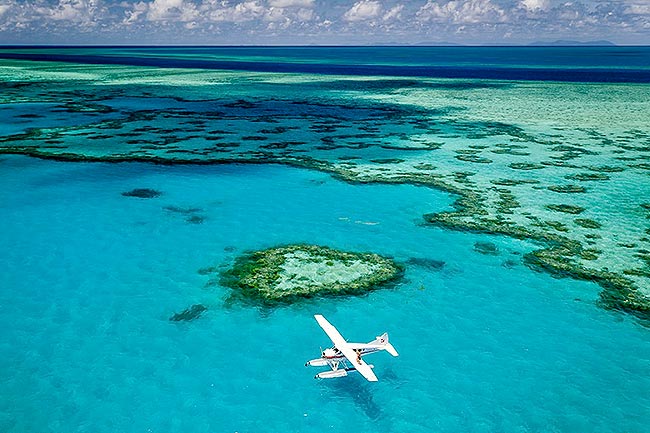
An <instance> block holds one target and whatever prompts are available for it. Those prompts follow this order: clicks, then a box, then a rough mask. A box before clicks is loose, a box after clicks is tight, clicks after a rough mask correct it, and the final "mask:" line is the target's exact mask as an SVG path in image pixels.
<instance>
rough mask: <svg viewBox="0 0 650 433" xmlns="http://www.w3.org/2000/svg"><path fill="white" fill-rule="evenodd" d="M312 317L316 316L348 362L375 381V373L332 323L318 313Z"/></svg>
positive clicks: (371, 380)
mask: <svg viewBox="0 0 650 433" xmlns="http://www.w3.org/2000/svg"><path fill="white" fill-rule="evenodd" d="M314 318H316V321H317V322H318V324H319V325H320V327H321V328H323V331H325V333H326V334H327V336H328V337H329V338H330V340H332V343H334V347H336V348H337V349H338V350H340V351H341V353H342V354H343V355H344V356H345V357H346V358H347V359H348V361H350V364H352V366H354V368H355V369H356V370H357V371H358V372H359V373H360V374H361V375H362V376H363V377H365V378H366V379H367V380H369V381H370V382H377V381H378V379H377V376H375V373H373V371H372V368H370V366H369V365H368V364H366V363H365V361H364V360H363V359H361V357H360V356H359V355H358V354H357V352H355V351H354V349H352V347H350V345H349V344H348V342H347V341H345V338H343V336H342V335H341V333H340V332H339V331H338V330H337V329H336V328H335V327H334V325H332V324H331V323H330V322H328V321H327V319H325V318H324V317H323V316H321V315H320V314H316V315H315V316H314Z"/></svg>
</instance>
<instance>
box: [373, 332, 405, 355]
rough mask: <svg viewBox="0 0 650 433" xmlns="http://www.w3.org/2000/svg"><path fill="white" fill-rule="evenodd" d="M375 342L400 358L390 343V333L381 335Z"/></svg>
mask: <svg viewBox="0 0 650 433" xmlns="http://www.w3.org/2000/svg"><path fill="white" fill-rule="evenodd" d="M375 341H376V342H378V343H379V344H380V345H381V346H382V348H383V349H384V350H385V351H386V352H388V353H390V354H391V355H393V356H399V353H397V350H395V348H394V347H393V345H392V344H390V343H389V342H388V332H384V333H383V334H381V335H380V336H379V337H377V339H376V340H375Z"/></svg>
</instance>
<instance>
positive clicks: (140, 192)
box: [122, 188, 162, 198]
mask: <svg viewBox="0 0 650 433" xmlns="http://www.w3.org/2000/svg"><path fill="white" fill-rule="evenodd" d="M161 194H162V193H161V192H160V191H156V190H155V189H149V188H136V189H132V190H131V191H125V192H123V193H122V195H123V196H124V197H137V198H156V197H160V195H161Z"/></svg>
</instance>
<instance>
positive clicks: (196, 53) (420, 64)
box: [0, 46, 650, 83]
mask: <svg viewBox="0 0 650 433" xmlns="http://www.w3.org/2000/svg"><path fill="white" fill-rule="evenodd" d="M0 58H4V59H22V60H50V61H60V62H73V63H85V64H118V65H132V66H153V67H161V68H201V69H230V70H240V71H256V72H282V73H312V74H327V75H367V76H402V77H438V78H473V79H501V80H544V81H568V82H630V83H647V82H650V47H643V46H641V47H636V46H635V47H175V48H174V47H140V48H138V47H135V48H130V47H91V48H75V47H49V48H44V47H34V48H29V47H13V48H12V47H5V48H4V49H2V50H0Z"/></svg>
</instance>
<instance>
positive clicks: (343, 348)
mask: <svg viewBox="0 0 650 433" xmlns="http://www.w3.org/2000/svg"><path fill="white" fill-rule="evenodd" d="M314 318H315V319H316V321H317V322H318V324H319V325H320V327H321V328H323V331H325V333H326V334H327V336H328V337H329V338H330V340H332V343H334V347H331V348H328V349H325V350H321V357H320V358H316V359H312V360H311V361H307V362H306V363H305V366H311V367H325V366H328V367H329V368H330V369H331V370H328V371H322V372H320V373H318V374H317V375H316V376H315V378H316V379H332V378H335V377H343V376H347V375H348V373H351V372H354V371H358V372H359V374H361V375H362V376H363V377H364V378H366V380H368V381H370V382H377V381H378V380H379V379H377V376H375V373H374V372H373V371H372V369H373V368H374V366H373V365H371V364H366V362H365V361H364V360H363V359H361V357H363V356H366V355H368V354H370V353H375V352H379V351H381V350H385V351H386V352H388V353H390V354H391V355H393V356H398V355H399V354H398V353H397V350H395V348H394V347H393V345H392V344H390V343H389V342H388V333H386V332H384V333H383V334H382V335H380V336H379V337H377V338H375V339H374V340H372V341H370V342H368V343H348V342H347V341H345V338H343V336H342V335H341V334H340V333H339V331H338V330H337V329H336V328H335V327H334V325H332V324H331V323H330V322H328V321H327V319H325V317H323V316H321V315H320V314H316V315H314Z"/></svg>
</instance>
